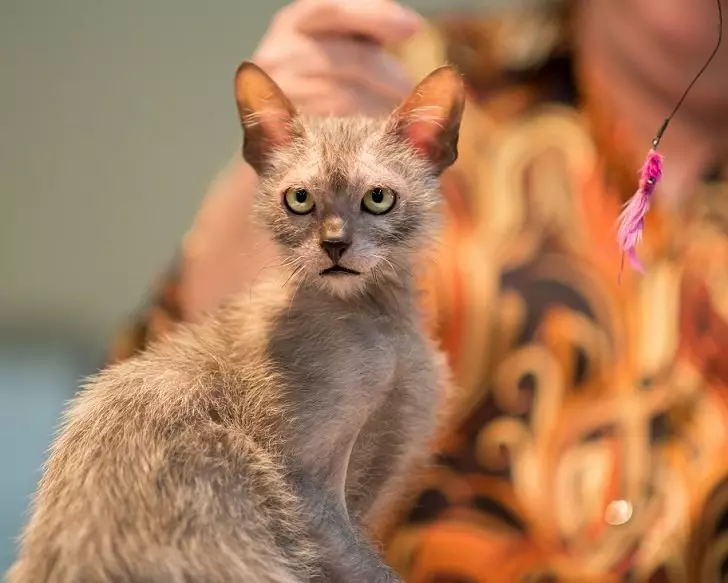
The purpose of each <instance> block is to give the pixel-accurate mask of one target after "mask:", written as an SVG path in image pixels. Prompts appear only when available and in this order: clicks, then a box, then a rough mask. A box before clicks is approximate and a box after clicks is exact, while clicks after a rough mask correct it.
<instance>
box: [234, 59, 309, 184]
mask: <svg viewBox="0 0 728 583" xmlns="http://www.w3.org/2000/svg"><path fill="white" fill-rule="evenodd" d="M235 99H236V101H237V104H238V115H239V116H240V123H241V124H242V126H243V129H244V131H245V137H244V138H243V158H245V161H246V162H248V164H250V165H251V166H252V167H253V168H254V169H255V171H256V172H258V173H260V172H261V171H263V170H264V169H265V167H266V164H267V163H268V160H269V159H270V156H271V154H272V153H273V152H274V151H275V150H276V149H278V148H281V147H283V146H286V145H287V144H288V143H289V142H290V141H291V139H292V138H293V131H294V123H293V122H294V120H295V117H296V110H295V108H294V107H293V104H291V102H290V101H289V99H288V98H287V97H286V96H285V94H284V93H283V91H282V90H281V88H280V87H278V85H277V84H276V83H275V81H273V79H271V78H270V77H269V76H268V74H267V73H266V72H265V71H263V69H261V68H260V67H259V66H258V65H256V64H255V63H252V62H250V61H243V63H242V64H241V65H240V67H238V70H237V72H236V74H235Z"/></svg>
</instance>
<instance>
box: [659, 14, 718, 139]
mask: <svg viewBox="0 0 728 583" xmlns="http://www.w3.org/2000/svg"><path fill="white" fill-rule="evenodd" d="M720 2H721V0H716V5H717V6H718V42H717V43H716V44H715V48H714V49H713V52H712V53H710V56H709V57H708V60H707V61H705V64H704V65H703V67H702V68H701V69H700V71H698V74H697V75H695V77H694V78H693V80H692V81H691V82H690V85H688V86H687V88H686V89H685V91H684V92H683V94H682V97H681V98H680V101H678V102H677V104H676V105H675V108H674V109H673V110H672V113H670V115H668V116H667V117H666V118H665V121H663V122H662V126H660V129H659V131H658V132H657V135H656V136H655V139H654V140H652V147H653V148H655V149H657V146H659V145H660V140H661V139H662V134H664V133H665V130H666V129H667V126H668V125H669V124H670V121H671V120H672V118H673V116H674V115H675V114H676V113H677V110H678V109H680V106H681V105H682V104H683V101H685V98H686V97H687V96H688V93H690V90H691V89H692V88H693V85H695V83H697V82H698V79H700V77H701V76H702V75H703V73H705V70H706V69H707V68H708V67H709V66H710V62H711V61H712V60H713V58H714V57H715V55H717V54H718V50H719V49H720V45H721V43H722V42H723V6H722V5H721V3H720Z"/></svg>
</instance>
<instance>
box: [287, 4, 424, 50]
mask: <svg viewBox="0 0 728 583" xmlns="http://www.w3.org/2000/svg"><path fill="white" fill-rule="evenodd" d="M281 23H283V24H285V25H286V26H293V27H294V28H295V29H296V30H298V31H299V32H301V33H303V34H307V35H316V36H319V35H339V36H355V37H364V38H369V39H372V40H374V41H376V42H378V43H381V44H385V45H386V44H390V43H393V42H398V41H402V40H405V39H407V38H409V37H411V36H412V35H413V34H415V33H416V32H417V31H419V30H420V29H421V28H422V24H423V23H422V19H421V17H420V16H419V15H418V14H417V13H416V12H414V11H412V10H410V9H409V8H405V7H404V6H402V5H400V4H397V3H396V2H393V1H392V0H299V1H298V2H294V3H293V4H290V5H289V6H288V7H286V8H285V9H284V10H283V11H282V12H281Z"/></svg>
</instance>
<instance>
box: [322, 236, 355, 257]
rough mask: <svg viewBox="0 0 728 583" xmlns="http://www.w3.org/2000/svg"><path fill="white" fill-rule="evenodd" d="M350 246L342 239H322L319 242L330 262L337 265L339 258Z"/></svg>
mask: <svg viewBox="0 0 728 583" xmlns="http://www.w3.org/2000/svg"><path fill="white" fill-rule="evenodd" d="M350 246H351V243H349V242H348V241H344V240H342V239H323V240H322V241H321V247H323V249H324V251H326V254H327V255H328V256H329V257H330V258H331V261H333V262H334V263H338V262H339V259H341V256H342V255H343V254H344V253H345V252H346V250H347V249H348V248H349V247H350Z"/></svg>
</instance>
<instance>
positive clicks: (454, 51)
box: [112, 7, 728, 583]
mask: <svg viewBox="0 0 728 583" xmlns="http://www.w3.org/2000/svg"><path fill="white" fill-rule="evenodd" d="M553 10H554V11H553V12H548V13H541V14H538V15H535V16H534V19H533V20H530V21H529V20H528V19H524V18H523V17H521V18H520V19H519V23H520V24H519V26H514V21H512V20H508V19H506V18H502V17H498V18H493V19H491V20H473V21H469V22H463V21H462V20H455V19H442V20H439V21H437V22H436V23H435V24H434V25H433V27H432V29H431V30H429V31H428V32H427V33H426V34H424V35H423V36H422V37H421V38H419V39H417V40H415V41H413V43H412V44H411V45H409V46H408V47H406V49H405V50H403V59H404V60H405V62H407V63H408V64H409V65H410V66H411V69H412V71H413V73H414V74H415V75H416V76H422V74H424V73H426V72H428V71H429V70H431V69H432V68H433V67H434V66H435V65H437V64H439V63H440V62H442V61H443V60H445V59H446V58H447V59H448V60H450V61H454V62H455V63H456V64H457V65H458V66H459V68H460V69H461V71H462V72H463V74H464V76H465V78H466V80H467V81H468V84H469V86H470V90H471V91H470V103H469V106H468V107H467V109H466V117H465V120H464V122H463V129H462V134H461V145H460V151H461V155H460V159H459V160H458V163H457V164H456V166H455V167H454V168H453V169H452V171H450V172H448V173H447V174H446V175H445V176H444V178H443V189H444V192H445V194H446V198H447V203H448V204H447V212H448V222H447V227H446V232H445V236H444V244H443V245H442V256H441V257H440V258H439V260H438V261H436V262H434V263H433V265H432V266H431V267H430V269H429V270H428V275H427V277H425V279H424V283H425V284H426V285H425V287H426V289H427V291H428V292H429V294H428V301H429V303H428V309H429V310H430V315H431V316H432V320H433V333H434V334H435V335H436V336H437V338H438V339H439V341H440V342H441V345H442V346H443V348H444V349H445V350H446V352H447V354H448V355H449V359H450V363H451V366H452V369H453V372H454V375H455V378H456V380H457V391H456V394H455V395H454V398H455V418H454V420H453V422H452V423H451V424H450V425H449V426H448V428H447V431H446V432H445V434H444V435H443V436H442V438H441V441H440V443H439V447H438V454H437V456H436V459H435V464H434V468H433V469H432V471H430V472H429V474H428V475H427V476H426V478H425V479H424V481H417V483H416V484H414V485H415V486H416V497H415V499H414V501H413V502H412V504H411V505H408V506H405V507H403V508H402V512H401V514H400V515H398V516H397V517H396V519H395V520H394V521H393V523H392V524H390V525H386V527H383V535H382V536H383V537H384V540H385V551H386V554H387V558H388V561H389V562H390V563H391V564H392V565H393V566H394V567H395V568H396V569H398V570H399V571H400V572H401V573H402V574H403V576H404V577H405V579H406V580H407V581H408V582H410V583H486V582H487V583H506V582H508V583H511V582H519V581H523V582H526V581H528V582H530V583H537V582H543V583H545V582H547V581H549V582H556V581H559V582H561V581H574V582H579V583H587V582H612V581H614V582H616V581H625V582H627V581H633V582H638V581H639V582H651V583H658V582H670V583H676V582H688V581H689V582H700V583H713V582H718V581H722V580H726V578H728V479H727V477H728V473H727V472H726V471H727V470H728V456H726V455H725V453H724V452H725V449H726V446H727V445H728V399H727V398H726V397H727V395H728V387H727V386H726V384H727V383H728V359H726V360H724V359H723V358H721V355H722V354H726V353H728V351H727V349H728V269H726V266H727V265H728V237H727V236H726V232H727V229H728V191H726V184H725V183H724V180H723V177H722V176H721V172H719V171H715V170H709V171H707V172H706V174H705V179H704V180H703V181H702V182H701V183H699V184H696V185H695V192H693V193H686V194H689V196H686V197H685V200H686V201H689V202H686V203H685V204H683V205H682V206H681V207H679V208H676V209H672V210H667V209H659V208H658V209H655V210H654V211H653V213H652V214H651V215H650V216H649V217H648V224H647V228H646V235H645V240H644V242H643V244H642V245H641V246H640V248H639V253H640V256H641V258H642V259H643V260H644V262H645V265H646V274H645V275H644V276H635V275H633V274H630V273H625V275H624V277H623V278H622V281H621V284H620V283H618V281H617V273H618V270H619V260H620V258H619V252H618V249H617V246H616V242H615V228H614V225H615V221H616V217H617V214H618V212H619V209H620V206H621V204H622V203H623V202H624V201H625V200H626V198H627V197H629V196H630V195H631V194H632V193H633V192H634V189H635V186H636V178H637V169H638V168H639V165H640V163H641V158H642V156H643V155H644V147H643V146H644V145H640V144H632V143H631V142H630V138H629V133H628V131H626V130H625V129H624V128H622V127H620V123H619V120H615V119H613V118H611V117H610V115H609V111H608V108H606V107H604V106H603V104H599V103H598V100H594V99H593V98H592V95H593V89H590V86H589V80H588V79H587V78H586V77H587V76H586V75H582V74H580V68H579V63H578V59H577V58H576V55H574V54H572V52H571V48H570V46H569V42H568V35H565V34H564V30H565V29H564V28H563V27H562V26H561V25H562V24H563V22H564V19H565V16H566V15H565V13H562V12H560V10H561V9H560V8H558V7H557V8H554V9H553ZM534 31H539V35H535V36H536V37H537V40H540V42H535V43H533V42H532V43H531V44H530V45H528V46H527V47H526V48H523V43H521V44H519V39H521V37H523V35H524V34H527V35H529V38H531V39H533V38H534ZM519 35H521V36H520V37H519ZM514 47H516V48H517V47H521V48H522V50H520V52H519V51H517V50H515V49H514ZM718 166H719V165H718ZM181 259H182V260H183V259H184V257H182V258H181ZM177 274H178V270H177V269H175V270H173V271H172V273H171V274H170V275H169V276H168V277H167V278H165V279H164V281H163V283H162V286H161V288H160V289H161V292H160V293H158V294H156V295H155V296H154V297H153V300H154V301H153V302H152V303H151V305H150V307H149V308H148V309H145V310H144V311H143V312H142V313H141V314H140V315H139V318H138V320H136V321H135V322H134V323H133V325H132V326H131V327H130V328H129V329H127V330H124V331H122V334H121V335H120V336H119V341H118V343H117V344H116V347H115V349H114V352H113V355H112V356H113V359H120V358H125V357H127V356H129V355H131V354H133V353H135V352H136V351H138V350H141V349H142V348H143V347H144V346H145V345H146V344H147V343H148V342H149V341H150V340H151V339H152V338H155V337H158V336H159V335H160V334H162V333H163V332H165V331H167V330H168V329H169V328H170V326H171V325H172V324H173V323H174V322H176V321H178V320H179V319H180V317H181V316H180V315H181V313H182V311H181V310H180V306H179V298H178V294H177V289H178V278H177V277H176V275H177Z"/></svg>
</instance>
